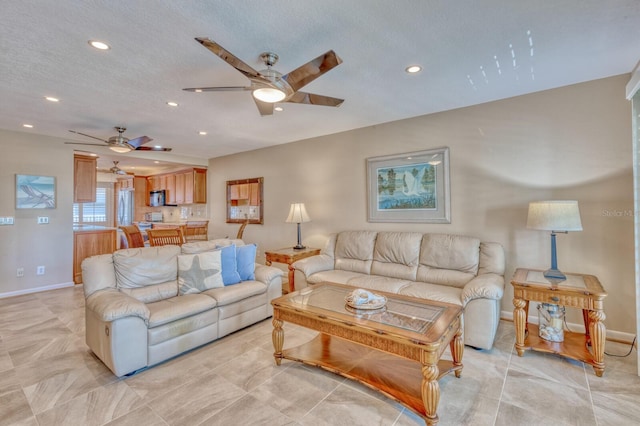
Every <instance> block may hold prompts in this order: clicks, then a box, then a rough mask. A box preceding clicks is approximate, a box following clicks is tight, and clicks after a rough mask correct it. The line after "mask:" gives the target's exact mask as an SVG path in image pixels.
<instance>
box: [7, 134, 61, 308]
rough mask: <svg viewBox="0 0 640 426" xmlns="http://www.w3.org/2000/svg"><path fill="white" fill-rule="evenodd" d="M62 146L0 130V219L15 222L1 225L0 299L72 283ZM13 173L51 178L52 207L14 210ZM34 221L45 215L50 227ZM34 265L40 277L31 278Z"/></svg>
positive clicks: (48, 138)
mask: <svg viewBox="0 0 640 426" xmlns="http://www.w3.org/2000/svg"><path fill="white" fill-rule="evenodd" d="M63 142H64V141H63V140H61V139H55V138H50V137H45V136H38V135H33V134H30V133H25V132H11V131H7V130H0V152H2V155H0V216H3V217H6V216H13V217H14V223H15V224H14V225H12V226H0V277H2V279H0V297H2V296H3V295H5V296H6V295H11V294H15V293H21V292H28V291H29V290H31V289H37V288H50V287H56V286H61V285H71V284H72V283H73V276H72V268H73V265H72V262H73V231H72V220H73V218H72V206H73V149H72V148H69V147H66V146H65V145H64V144H63ZM16 174H28V175H43V176H55V178H56V198H57V199H56V208H55V209H37V210H36V209H34V210H25V209H20V210H16V208H15V175H16ZM38 216H48V217H49V224H48V225H38V224H37V217H38ZM38 265H44V266H45V275H42V276H37V275H36V267H37V266H38ZM18 267H22V268H24V277H22V278H18V277H16V270H17V268H18Z"/></svg>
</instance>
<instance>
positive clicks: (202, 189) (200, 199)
mask: <svg viewBox="0 0 640 426" xmlns="http://www.w3.org/2000/svg"><path fill="white" fill-rule="evenodd" d="M206 202H207V169H193V203H195V204H205V203H206Z"/></svg>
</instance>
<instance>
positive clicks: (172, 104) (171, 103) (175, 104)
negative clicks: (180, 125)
mask: <svg viewBox="0 0 640 426" xmlns="http://www.w3.org/2000/svg"><path fill="white" fill-rule="evenodd" d="M167 105H169V106H172V107H177V106H178V104H177V103H176V102H167Z"/></svg>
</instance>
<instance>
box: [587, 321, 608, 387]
mask: <svg viewBox="0 0 640 426" xmlns="http://www.w3.org/2000/svg"><path fill="white" fill-rule="evenodd" d="M605 318H606V315H605V314H604V312H602V311H589V334H590V335H591V350H592V351H593V361H594V363H593V370H594V371H595V373H596V376H598V377H602V374H604V340H605V337H606V334H607V328H606V327H605V325H604V324H603V323H602V321H604V319H605Z"/></svg>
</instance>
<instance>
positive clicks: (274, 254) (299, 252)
mask: <svg viewBox="0 0 640 426" xmlns="http://www.w3.org/2000/svg"><path fill="white" fill-rule="evenodd" d="M319 254H320V249H317V248H310V247H305V248H303V249H294V248H293V247H285V248H281V249H277V250H268V251H265V253H264V255H265V264H266V265H267V266H271V263H273V262H277V263H286V264H287V265H289V292H294V291H296V285H295V282H294V279H293V276H294V271H295V270H294V268H293V266H291V265H293V263H294V262H296V261H298V260H300V259H304V258H305V257H310V256H317V255H319Z"/></svg>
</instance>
